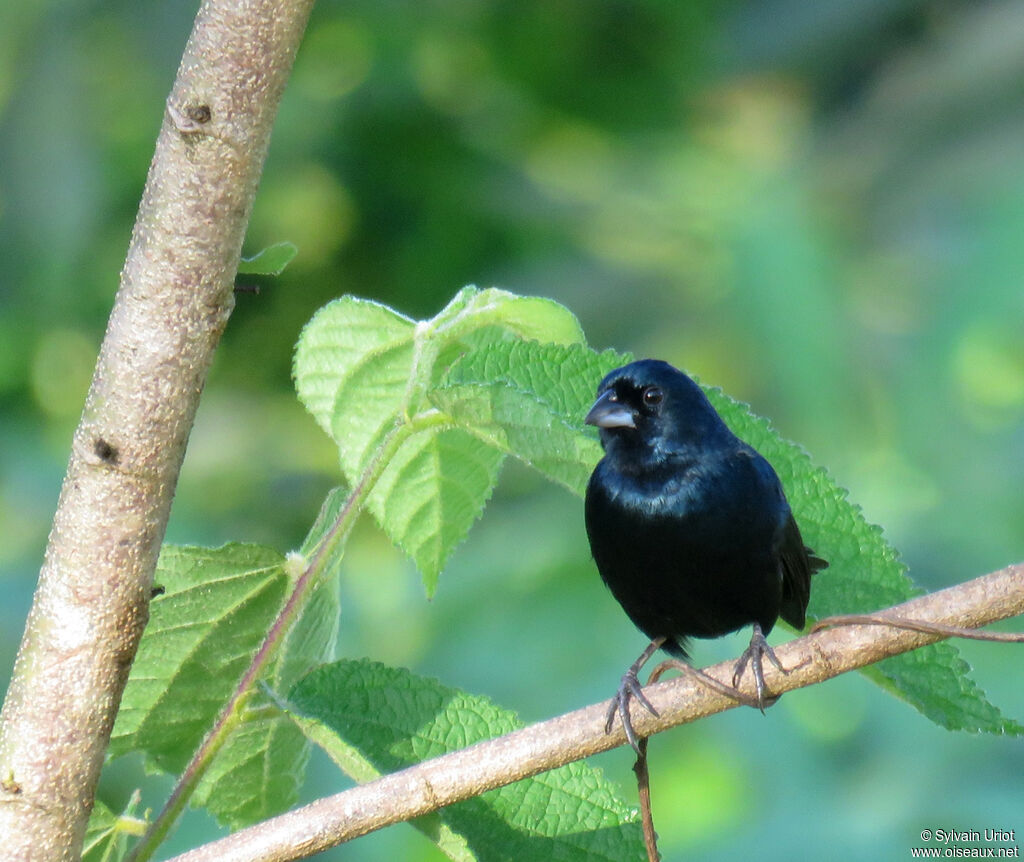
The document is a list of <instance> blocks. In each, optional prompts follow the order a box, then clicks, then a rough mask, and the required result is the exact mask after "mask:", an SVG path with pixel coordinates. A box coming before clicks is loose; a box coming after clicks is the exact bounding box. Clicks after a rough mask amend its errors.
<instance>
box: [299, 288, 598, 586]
mask: <svg viewBox="0 0 1024 862" xmlns="http://www.w3.org/2000/svg"><path fill="white" fill-rule="evenodd" d="M524 338H542V339H544V340H547V341H553V342H559V343H576V342H579V341H581V340H582V338H583V334H582V331H581V330H580V326H579V322H578V321H577V320H576V318H575V317H574V316H573V315H572V313H571V312H569V311H568V310H567V309H565V308H564V307H563V306H561V305H559V304H558V303H556V302H553V301H551V300H548V299H543V298H539V297H521V296H516V295H514V294H511V293H508V292H507V291H503V290H498V289H496V288H490V289H487V290H478V289H477V288H475V287H467V288H464V289H463V290H461V291H459V293H458V294H456V296H455V297H454V298H453V299H452V301H451V302H450V303H449V304H448V305H447V306H446V307H445V308H443V309H442V310H441V311H440V312H439V313H438V314H437V315H436V316H435V317H433V318H432V319H430V320H425V321H421V322H419V323H416V322H414V321H412V320H409V319H408V318H406V317H403V316H401V315H399V314H397V313H395V312H393V311H391V310H390V309H388V308H386V307H384V306H382V305H379V304H377V303H374V302H369V301H367V300H362V299H356V298H354V297H342V298H341V299H338V300H335V301H334V302H332V303H330V304H329V305H327V306H325V307H324V308H322V309H321V310H320V311H319V312H318V313H317V314H316V316H315V317H314V318H313V320H312V321H311V322H310V323H309V325H308V326H307V327H306V328H305V330H304V331H303V333H302V337H301V338H300V339H299V344H298V346H297V348H296V354H295V369H294V373H295V383H296V388H297V390H298V393H299V397H300V399H301V400H302V402H303V403H304V404H305V405H306V407H307V409H308V410H309V411H310V412H311V413H312V414H313V416H314V417H315V418H316V420H317V422H318V423H319V424H320V426H321V427H322V428H323V429H324V430H325V431H327V433H328V434H330V436H331V437H332V438H333V439H334V440H335V442H337V444H338V453H339V460H340V462H341V469H342V473H343V474H344V476H345V478H346V479H347V481H348V482H349V484H350V485H351V486H352V487H359V486H360V482H361V481H362V479H363V478H364V477H365V476H368V475H370V476H372V478H374V479H377V480H379V481H377V483H376V487H375V488H374V489H373V493H372V494H371V496H370V498H369V503H368V508H369V509H370V511H372V512H373V513H374V515H375V517H376V518H377V520H378V522H379V523H380V525H381V527H382V528H383V529H384V530H385V532H387V533H388V535H389V536H390V537H391V539H392V541H394V542H395V543H396V544H397V545H399V546H400V547H401V548H403V549H404V550H405V551H406V552H407V553H409V555H410V556H411V557H412V558H413V560H414V562H415V563H416V565H417V568H419V570H420V572H421V573H422V575H423V578H424V583H425V584H426V587H427V590H428V592H432V591H433V589H434V586H435V585H436V583H437V578H438V575H439V573H440V571H441V569H442V568H443V566H444V564H445V562H446V561H447V559H448V557H449V556H450V555H451V552H452V551H453V550H454V549H455V547H456V545H458V543H459V542H460V541H461V540H462V539H463V537H464V536H465V535H466V533H467V532H468V530H469V528H470V527H471V526H472V524H473V522H474V521H475V520H476V518H477V517H478V516H479V514H480V512H481V511H482V509H483V506H484V504H485V503H486V502H487V500H488V498H489V497H490V494H491V491H492V489H493V486H494V483H495V482H496V481H497V475H498V470H499V468H500V465H501V453H500V452H497V451H488V449H487V447H483V446H481V445H480V441H479V440H474V439H473V438H472V437H471V436H470V435H468V434H464V433H461V432H458V431H452V430H451V429H448V428H445V427H444V423H443V422H436V421H430V418H431V417H430V413H431V412H432V405H431V404H430V402H429V401H428V400H427V398H426V392H427V390H428V388H429V387H430V385H431V384H432V383H434V382H435V381H436V380H437V378H438V377H439V376H440V375H441V374H442V373H443V372H444V370H445V369H446V368H447V366H448V365H449V364H451V362H454V361H455V360H456V359H457V357H458V356H459V355H461V354H462V353H465V352H467V351H473V350H475V349H478V348H479V346H480V345H482V344H489V343H492V342H495V341H501V340H508V339H512V340H515V339H524ZM397 440H401V443H400V445H399V446H398V448H397V451H395V452H394V453H392V457H391V463H390V464H389V465H387V467H386V470H385V471H384V474H383V475H373V471H374V469H375V467H374V465H375V463H376V462H375V461H374V458H375V457H376V456H377V455H379V453H380V452H381V451H383V450H384V449H385V447H386V446H387V445H388V444H389V441H397ZM435 527H436V528H437V529H434V528H435Z"/></svg>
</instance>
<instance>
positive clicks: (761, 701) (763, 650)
mask: <svg viewBox="0 0 1024 862" xmlns="http://www.w3.org/2000/svg"><path fill="white" fill-rule="evenodd" d="M765 656H767V657H768V661H770V662H771V663H772V664H773V665H775V667H776V668H778V669H779V671H781V672H782V673H784V674H787V675H788V674H789V671H788V670H786V669H785V668H784V667H783V666H782V662H780V661H779V658H778V656H777V655H775V650H773V649H772V648H771V647H770V646H769V645H768V641H766V640H765V638H764V634H763V633H762V632H761V626H759V625H758V624H757V623H754V631H753V634H751V636H750V646H748V647H747V648H746V649H745V650H743V653H742V655H740V657H739V659H738V660H737V661H736V665H735V667H734V668H733V672H732V686H733V688H739V684H740V680H741V679H742V678H743V672H744V671H745V670H746V669H747V664H748V663H749V664H750V668H751V670H752V671H753V672H754V686H755V688H756V689H757V707H758V709H760V710H761V712H762V713H763V712H764V710H765V707H766V706H772V705H773V704H774V703H775V701H777V700H778V699H779V696H778V695H773V694H772V693H771V692H770V691H768V689H767V688H766V687H765V684H764V666H763V664H762V659H763V658H764V657H765Z"/></svg>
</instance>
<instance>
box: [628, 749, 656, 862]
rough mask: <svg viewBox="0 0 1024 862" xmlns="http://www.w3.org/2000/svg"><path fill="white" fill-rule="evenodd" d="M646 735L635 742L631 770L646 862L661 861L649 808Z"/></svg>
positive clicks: (652, 814)
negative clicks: (634, 778) (634, 760)
mask: <svg viewBox="0 0 1024 862" xmlns="http://www.w3.org/2000/svg"><path fill="white" fill-rule="evenodd" d="M647 742H648V740H647V737H646V736H644V737H642V738H641V739H640V740H638V742H637V753H636V763H634V764H633V772H634V773H635V774H636V795H637V798H638V799H639V800H640V826H641V828H642V829H643V833H644V848H645V849H646V850H647V862H661V853H659V852H658V833H657V832H655V830H654V812H653V811H652V810H651V773H650V770H649V769H648V768H647Z"/></svg>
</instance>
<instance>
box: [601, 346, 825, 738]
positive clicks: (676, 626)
mask: <svg viewBox="0 0 1024 862" xmlns="http://www.w3.org/2000/svg"><path fill="white" fill-rule="evenodd" d="M597 395H598V397H597V401H596V402H595V403H594V406H593V407H592V408H591V409H590V412H589V413H588V414H587V417H586V422H587V424H589V425H596V426H597V427H598V429H599V431H600V435H601V445H602V446H603V447H604V451H605V456H604V458H602V459H601V461H600V462H599V463H598V465H597V467H596V468H595V469H594V473H593V475H592V476H591V477H590V482H589V484H588V485H587V494H586V505H585V512H586V526H587V536H588V538H589V539H590V548H591V551H592V552H593V555H594V561H595V562H596V563H597V568H598V571H599V572H600V573H601V578H602V579H603V580H604V582H605V584H607V585H608V588H609V589H610V590H611V592H612V595H614V596H615V598H616V599H617V600H618V602H619V604H621V605H622V608H623V610H625V612H626V613H627V615H628V616H629V618H630V619H631V620H632V621H633V622H634V623H635V624H636V626H637V628H639V629H640V631H642V632H643V633H644V634H645V635H647V637H649V638H651V644H650V646H649V647H648V648H647V649H646V650H645V651H644V652H643V654H642V655H641V656H640V658H638V659H637V661H636V662H635V663H634V664H633V665H632V666H631V667H630V668H629V670H628V671H627V672H626V673H625V675H623V677H622V681H621V684H620V686H619V689H618V692H617V694H616V696H615V698H613V700H612V704H611V707H610V708H609V713H608V729H609V730H610V729H611V724H612V721H613V720H614V716H615V712H616V711H618V713H619V715H620V716H621V718H622V722H623V725H624V728H625V731H626V735H627V737H628V738H629V741H630V743H631V744H632V745H633V747H634V748H636V747H637V740H636V734H635V732H634V731H633V727H632V724H631V723H630V720H629V701H630V699H631V698H634V697H635V698H636V699H637V700H639V701H640V702H641V703H642V704H644V706H646V708H647V709H648V710H650V711H651V712H652V713H654V714H657V713H656V712H655V710H654V708H653V707H652V706H651V704H650V703H649V702H648V701H647V699H646V697H644V695H643V693H642V691H641V687H640V683H639V680H638V677H637V674H638V672H639V671H640V668H641V667H642V666H643V665H644V663H645V662H646V661H647V660H648V659H649V658H650V657H651V656H652V655H653V654H654V653H655V652H657V650H658V648H659V647H660V648H662V649H664V650H666V651H667V652H668V653H670V654H671V655H674V656H677V657H679V658H686V657H687V653H686V648H687V639H688V638H691V637H697V638H714V637H720V636H721V635H724V634H727V633H729V632H733V631H737V630H738V629H740V628H743V627H744V626H747V625H752V626H753V633H752V636H751V639H750V646H749V647H747V649H746V650H745V651H744V652H743V654H742V655H741V656H740V658H739V660H738V661H737V662H736V667H735V672H734V676H733V686H734V687H735V686H737V685H738V684H739V680H740V678H741V677H742V675H743V672H744V671H745V669H746V666H747V664H748V663H749V664H750V665H751V669H752V671H753V674H754V679H755V684H756V687H757V703H758V706H759V707H760V708H761V709H762V711H763V710H764V705H765V702H766V699H765V693H766V690H765V685H764V673H763V668H762V659H763V658H764V657H767V658H768V660H769V661H771V662H772V663H773V664H775V665H776V666H777V667H779V669H780V670H784V669H783V668H782V666H781V664H780V663H779V661H778V659H777V658H776V657H775V653H774V652H773V651H772V648H771V647H770V646H768V643H767V641H766V640H765V635H767V634H768V633H769V632H770V631H771V630H772V627H773V626H774V625H775V622H776V620H777V619H778V618H779V617H780V616H781V617H782V619H784V620H785V621H786V622H787V623H789V624H790V625H792V626H793V627H795V628H797V629H800V628H803V626H804V617H805V614H806V611H807V602H808V599H809V598H810V589H811V575H812V573H813V572H816V571H818V570H819V569H822V568H825V567H826V566H827V565H828V563H826V562H825V561H824V560H822V559H819V558H818V557H816V556H815V555H814V553H813V552H812V551H811V550H810V549H809V548H807V547H805V546H804V543H803V539H802V538H801V537H800V530H799V528H798V527H797V524H796V521H795V520H794V519H793V514H792V512H791V511H790V508H789V504H788V503H787V502H786V497H785V495H784V494H783V491H782V484H781V482H780V481H779V477H778V476H777V475H776V474H775V471H774V470H773V469H772V466H771V465H770V464H769V463H768V462H767V461H766V460H765V459H764V458H763V457H762V456H761V455H760V454H758V452H757V451H756V450H755V449H754V448H753V447H751V446H749V445H747V444H746V443H744V442H743V441H742V440H740V439H739V438H738V437H736V436H735V435H734V434H733V433H732V432H731V431H730V430H729V429H728V428H727V427H726V425H725V422H723V421H722V418H721V417H720V416H719V415H718V413H716V412H715V409H714V408H713V407H712V406H711V403H710V402H709V401H708V399H707V397H706V396H705V395H704V393H703V391H701V389H700V387H699V386H697V384H696V383H694V382H693V381H692V380H691V379H690V378H689V377H687V376H686V375H685V374H683V373H682V372H681V371H679V370H677V369H676V368H673V367H672V366H671V365H669V364H668V363H667V362H661V361H658V360H653V359H643V360H640V361H638V362H631V363H630V364H629V365H626V366H623V367H622V368H618V369H616V370H615V371H612V372H611V373H610V374H608V376H607V377H605V378H604V380H602V381H601V384H600V386H599V387H598V390H597ZM769 696H770V695H769Z"/></svg>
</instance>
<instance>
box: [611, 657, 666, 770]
mask: <svg viewBox="0 0 1024 862" xmlns="http://www.w3.org/2000/svg"><path fill="white" fill-rule="evenodd" d="M634 698H635V699H636V700H638V701H639V702H640V703H642V704H643V705H644V707H645V708H646V710H647V711H648V712H649V713H650V714H651V715H653V716H655V717H657V716H658V710H656V709H655V708H654V705H653V704H652V703H651V702H650V701H649V700H648V699H647V696H646V695H645V694H644V692H643V687H642V686H641V685H640V679H639V678H638V677H637V675H636V671H635V670H633V669H632V668H630V669H629V670H627V671H626V672H625V673H624V674H623V675H622V679H621V680H620V682H619V690H618V691H617V692H615V697H613V698H612V699H611V702H610V703H609V704H608V715H607V716H606V717H605V722H604V732H605V733H611V732H612V726H613V725H614V724H615V714H616V713H618V715H619V718H620V720H621V721H622V729H623V730H624V731H625V732H626V739H628V740H629V744H630V745H632V746H633V749H634V751H636V753H637V754H639V753H640V742H639V740H638V739H637V735H636V731H635V730H633V722H632V720H631V719H630V717H629V702H630V700H631V699H634Z"/></svg>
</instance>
